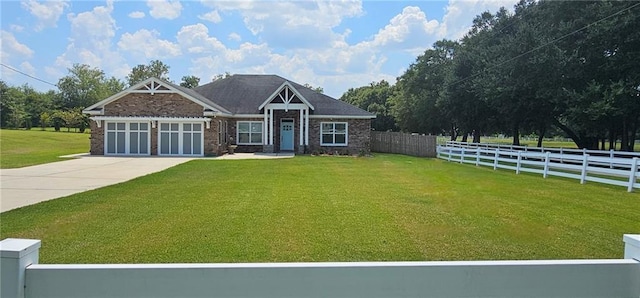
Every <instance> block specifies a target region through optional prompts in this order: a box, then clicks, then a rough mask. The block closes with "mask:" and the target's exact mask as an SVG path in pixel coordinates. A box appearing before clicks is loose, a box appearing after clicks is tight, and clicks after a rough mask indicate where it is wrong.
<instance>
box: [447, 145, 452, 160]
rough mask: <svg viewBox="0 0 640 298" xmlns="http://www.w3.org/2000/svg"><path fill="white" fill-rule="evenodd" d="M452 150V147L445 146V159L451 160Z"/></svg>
mask: <svg viewBox="0 0 640 298" xmlns="http://www.w3.org/2000/svg"><path fill="white" fill-rule="evenodd" d="M452 152H453V148H452V147H447V161H448V162H451V154H452Z"/></svg>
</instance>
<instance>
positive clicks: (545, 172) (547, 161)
mask: <svg viewBox="0 0 640 298" xmlns="http://www.w3.org/2000/svg"><path fill="white" fill-rule="evenodd" d="M550 155H551V152H549V151H547V154H545V158H544V172H543V173H542V177H543V178H547V176H548V175H549V160H550Z"/></svg>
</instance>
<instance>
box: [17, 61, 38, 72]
mask: <svg viewBox="0 0 640 298" xmlns="http://www.w3.org/2000/svg"><path fill="white" fill-rule="evenodd" d="M20 70H22V72H24V73H26V74H28V75H31V76H35V75H36V68H35V67H33V65H31V63H29V62H27V61H25V62H22V63H20Z"/></svg>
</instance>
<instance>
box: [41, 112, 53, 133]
mask: <svg viewBox="0 0 640 298" xmlns="http://www.w3.org/2000/svg"><path fill="white" fill-rule="evenodd" d="M52 119H53V117H52V116H51V113H49V112H48V111H45V112H42V113H40V128H41V130H45V128H46V127H47V126H48V125H49V124H50V123H51V121H52Z"/></svg>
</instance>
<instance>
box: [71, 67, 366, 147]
mask: <svg viewBox="0 0 640 298" xmlns="http://www.w3.org/2000/svg"><path fill="white" fill-rule="evenodd" d="M83 112H84V113H85V114H88V115H89V116H90V119H91V124H90V125H91V154H93V155H167V156H205V155H221V154H224V153H226V152H228V149H229V148H230V147H232V148H235V151H236V152H268V153H272V152H282V151H289V152H297V153H313V152H339V153H342V154H357V153H359V152H361V151H369V142H370V134H371V119H373V118H375V114H372V113H369V112H367V111H364V110H362V109H360V108H358V107H355V106H353V105H350V104H348V103H345V102H343V101H340V100H337V99H335V98H332V97H329V96H327V95H324V94H322V93H319V92H316V91H314V90H311V89H309V88H307V87H304V86H302V85H300V84H298V83H295V82H292V81H289V80H287V79H284V78H282V77H280V76H276V75H233V76H229V77H227V78H224V79H219V80H216V81H213V82H211V83H208V84H205V85H202V86H198V87H196V88H193V89H189V88H184V87H181V86H179V85H175V84H173V83H169V82H166V81H163V80H160V79H157V78H149V79H147V80H145V81H143V82H140V83H138V84H136V85H134V86H131V87H130V88H128V89H126V90H124V91H121V92H119V93H118V94H115V95H113V96H111V97H109V98H107V99H104V100H102V101H100V102H98V103H96V104H94V105H92V106H90V107H88V108H86V109H85V110H84V111H83Z"/></svg>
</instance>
